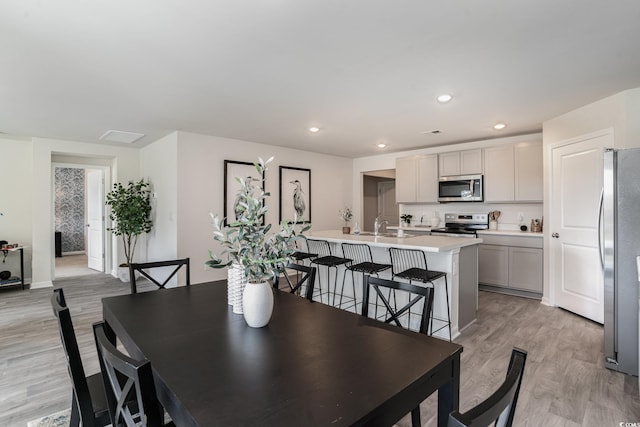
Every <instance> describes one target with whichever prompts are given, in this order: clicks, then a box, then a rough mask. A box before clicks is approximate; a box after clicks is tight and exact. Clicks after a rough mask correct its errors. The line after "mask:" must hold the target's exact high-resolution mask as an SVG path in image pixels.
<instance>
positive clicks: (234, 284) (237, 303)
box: [227, 264, 247, 314]
mask: <svg viewBox="0 0 640 427" xmlns="http://www.w3.org/2000/svg"><path fill="white" fill-rule="evenodd" d="M246 282H247V279H246V277H245V275H244V268H242V266H241V265H240V264H232V265H231V267H229V268H228V269H227V303H228V304H229V305H230V306H232V307H233V312H234V313H236V314H242V292H243V291H244V286H245V283H246Z"/></svg>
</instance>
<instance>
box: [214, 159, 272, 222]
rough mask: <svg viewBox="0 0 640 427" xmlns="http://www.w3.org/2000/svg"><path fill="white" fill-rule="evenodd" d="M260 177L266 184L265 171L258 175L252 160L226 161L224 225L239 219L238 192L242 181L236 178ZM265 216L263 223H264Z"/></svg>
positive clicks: (262, 183)
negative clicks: (237, 211) (237, 212)
mask: <svg viewBox="0 0 640 427" xmlns="http://www.w3.org/2000/svg"><path fill="white" fill-rule="evenodd" d="M241 177H242V178H244V179H259V180H260V182H261V186H263V185H264V172H263V173H262V176H259V175H258V171H257V170H256V167H255V165H254V164H253V163H251V162H237V161H234V160H225V161H224V225H229V224H230V223H232V222H234V221H235V220H236V219H237V215H236V209H235V208H236V206H235V205H236V194H237V193H238V190H239V189H240V187H241V186H240V183H239V182H238V180H237V179H236V178H241ZM264 221H265V220H264V217H263V218H262V223H263V224H264Z"/></svg>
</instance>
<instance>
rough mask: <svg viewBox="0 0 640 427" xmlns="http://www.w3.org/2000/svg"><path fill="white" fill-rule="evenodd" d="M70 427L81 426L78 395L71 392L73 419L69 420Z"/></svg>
mask: <svg viewBox="0 0 640 427" xmlns="http://www.w3.org/2000/svg"><path fill="white" fill-rule="evenodd" d="M69 426H70V427H79V426H80V412H79V411H78V401H77V399H76V393H75V392H71V417H70V420H69Z"/></svg>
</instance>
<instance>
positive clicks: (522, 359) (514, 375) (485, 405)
mask: <svg viewBox="0 0 640 427" xmlns="http://www.w3.org/2000/svg"><path fill="white" fill-rule="evenodd" d="M526 361H527V352H526V351H524V350H521V349H519V348H514V349H513V350H512V351H511V359H510V360H509V368H508V370H507V377H506V378H505V380H504V382H503V383H502V384H501V385H500V387H498V389H497V390H496V391H495V392H494V393H493V394H492V395H491V396H489V397H488V398H486V399H485V400H484V401H483V402H481V403H479V404H478V405H476V406H474V407H473V408H471V409H469V410H468V411H467V412H465V413H463V414H462V413H460V412H459V411H453V412H452V413H451V414H449V421H448V424H447V426H448V427H488V426H489V425H491V424H493V423H495V425H496V426H500V427H511V425H512V424H513V416H514V414H515V412H516V404H517V403H518V395H519V394H520V385H521V384H522V377H523V374H524V365H525V363H526Z"/></svg>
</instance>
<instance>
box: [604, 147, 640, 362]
mask: <svg viewBox="0 0 640 427" xmlns="http://www.w3.org/2000/svg"><path fill="white" fill-rule="evenodd" d="M600 227H601V229H600V234H599V236H600V250H601V256H602V269H603V273H604V356H605V366H606V367H607V368H609V369H613V370H616V371H620V372H624V373H626V374H631V375H638V271H637V265H636V257H637V256H638V255H640V149H626V150H611V149H608V150H606V151H605V153H604V181H603V191H602V209H601V221H600Z"/></svg>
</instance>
